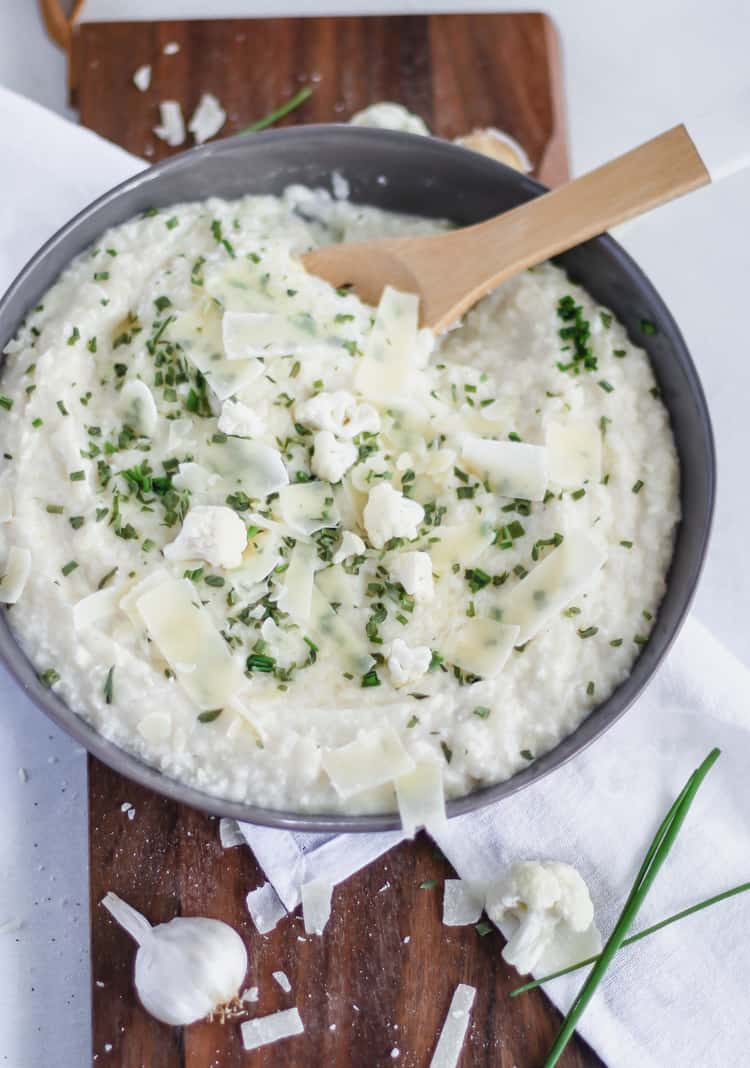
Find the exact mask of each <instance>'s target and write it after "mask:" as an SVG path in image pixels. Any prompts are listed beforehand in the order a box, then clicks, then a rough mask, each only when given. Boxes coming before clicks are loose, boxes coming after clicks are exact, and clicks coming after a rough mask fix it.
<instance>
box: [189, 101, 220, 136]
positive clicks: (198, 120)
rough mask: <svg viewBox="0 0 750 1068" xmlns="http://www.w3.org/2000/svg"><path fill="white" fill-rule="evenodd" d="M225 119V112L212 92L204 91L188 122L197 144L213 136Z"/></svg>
mask: <svg viewBox="0 0 750 1068" xmlns="http://www.w3.org/2000/svg"><path fill="white" fill-rule="evenodd" d="M226 121H227V113H226V111H225V110H224V108H223V107H222V106H221V104H220V103H219V101H218V100H217V99H216V97H215V96H214V95H213V93H204V94H203V96H202V97H201V98H200V101H199V102H198V107H197V108H196V109H195V111H194V112H193V116H192V118H191V119H190V122H189V123H188V130H190V133H191V134H192V135H193V137H194V138H195V143H196V144H197V145H202V144H203V142H204V141H208V140H209V138H211V137H214V136H215V135H216V134H217V133H218V132H219V130H220V129H221V128H222V126H223V125H224V123H225V122H226Z"/></svg>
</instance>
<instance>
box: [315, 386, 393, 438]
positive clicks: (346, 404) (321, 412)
mask: <svg viewBox="0 0 750 1068" xmlns="http://www.w3.org/2000/svg"><path fill="white" fill-rule="evenodd" d="M294 416H295V419H296V421H297V422H298V423H303V424H304V425H305V426H311V427H312V428H313V430H329V431H330V432H331V433H332V434H335V435H336V437H337V438H344V439H345V440H347V441H351V439H352V438H355V437H356V436H357V434H362V433H365V432H366V433H368V434H377V432H378V431H379V430H380V416H379V415H378V413H377V411H376V410H375V408H373V407H372V405H371V404H359V403H358V402H357V398H356V397H355V396H354V395H353V394H352V393H349V392H348V391H347V390H345V389H337V390H336V391H335V393H316V394H315V396H314V397H310V398H309V399H308V400H306V401H299V402H298V403H297V404H296V405H295V408H294Z"/></svg>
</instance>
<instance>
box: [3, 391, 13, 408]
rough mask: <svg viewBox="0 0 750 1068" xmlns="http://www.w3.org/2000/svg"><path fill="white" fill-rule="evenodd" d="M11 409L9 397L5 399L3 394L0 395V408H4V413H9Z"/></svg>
mask: <svg viewBox="0 0 750 1068" xmlns="http://www.w3.org/2000/svg"><path fill="white" fill-rule="evenodd" d="M12 407H13V401H12V399H11V398H10V397H6V396H5V394H4V393H0V408H5V410H6V412H9V411H10V410H11V408H12Z"/></svg>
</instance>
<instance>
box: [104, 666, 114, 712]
mask: <svg viewBox="0 0 750 1068" xmlns="http://www.w3.org/2000/svg"><path fill="white" fill-rule="evenodd" d="M114 697H115V665H114V664H113V665H112V667H111V668H110V669H109V671H108V672H107V679H106V681H105V683H104V700H105V702H106V703H107V704H108V705H111V704H112V702H113V700H114Z"/></svg>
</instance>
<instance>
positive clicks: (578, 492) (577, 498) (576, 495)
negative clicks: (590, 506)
mask: <svg viewBox="0 0 750 1068" xmlns="http://www.w3.org/2000/svg"><path fill="white" fill-rule="evenodd" d="M570 496H571V497H572V498H573V500H574V501H580V499H581V497H585V496H586V490H585V489H577V490H573V492H572V493H571V495H570Z"/></svg>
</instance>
